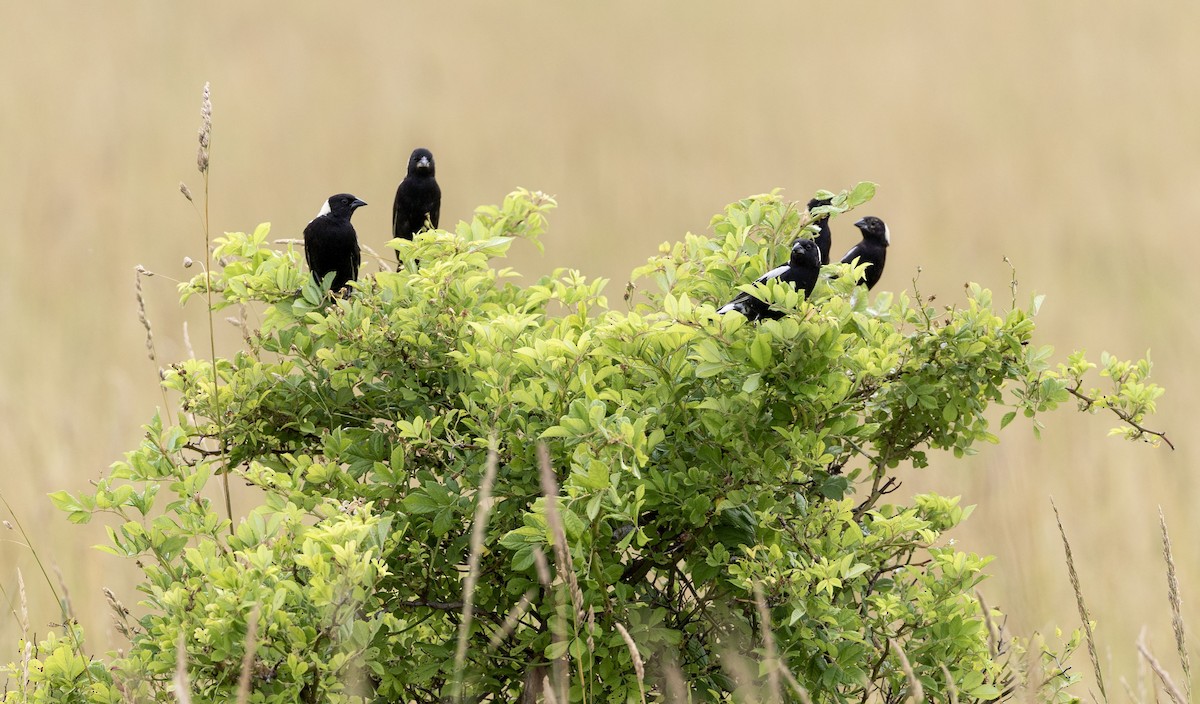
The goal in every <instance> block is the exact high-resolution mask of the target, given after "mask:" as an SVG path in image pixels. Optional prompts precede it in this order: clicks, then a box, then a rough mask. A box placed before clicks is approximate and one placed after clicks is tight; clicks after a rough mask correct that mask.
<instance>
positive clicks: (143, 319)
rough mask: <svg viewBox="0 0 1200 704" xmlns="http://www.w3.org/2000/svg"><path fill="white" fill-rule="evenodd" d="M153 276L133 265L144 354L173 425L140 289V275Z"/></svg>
mask: <svg viewBox="0 0 1200 704" xmlns="http://www.w3.org/2000/svg"><path fill="white" fill-rule="evenodd" d="M143 276H146V277H149V276H154V272H152V271H150V270H148V269H147V268H146V267H144V266H142V265H141V264H138V265H137V266H136V267H134V280H133V289H134V293H135V294H136V297H137V310H138V322H139V323H141V324H142V327H143V328H145V329H146V356H147V357H149V358H150V361H151V362H153V363H154V367H155V369H157V370H158V391H159V393H161V394H162V400H163V414H164V415H165V416H166V418H167V423H168V424H170V425H174V423H175V422H174V421H173V420H171V406H170V404H169V403H167V389H166V388H165V387H164V386H163V384H162V382H163V372H162V367H159V366H158V353H157V351H156V350H155V349H154V328H153V327H151V326H150V318H149V317H148V316H147V315H146V296H145V294H144V293H143V291H142V277H143Z"/></svg>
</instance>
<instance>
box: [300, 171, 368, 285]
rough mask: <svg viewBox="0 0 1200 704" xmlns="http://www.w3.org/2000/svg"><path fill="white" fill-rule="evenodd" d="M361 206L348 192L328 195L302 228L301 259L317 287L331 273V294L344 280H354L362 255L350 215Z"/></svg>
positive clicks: (356, 276) (362, 203)
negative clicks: (306, 263) (302, 249)
mask: <svg viewBox="0 0 1200 704" xmlns="http://www.w3.org/2000/svg"><path fill="white" fill-rule="evenodd" d="M364 205H366V203H364V202H362V201H361V200H359V199H358V198H355V197H354V196H352V195H350V194H349V193H339V194H337V195H335V196H329V200H327V201H325V205H322V206H321V212H319V213H317V217H315V218H313V219H312V221H311V222H309V223H308V226H307V227H305V228H304V258H305V259H306V260H308V268H309V269H311V270H312V275H313V278H314V279H316V280H317V285H318V286H319V285H320V284H321V281H322V280H323V279H324V278H325V275H326V274H328V273H329V272H331V271H332V272H335V273H334V275H333V284H332V285H331V286H330V290H332V291H335V292H336V291H340V290H342V287H343V286H345V285H346V282H347V281H351V280H353V279H357V278H358V265H359V264H360V263H361V262H362V252H360V251H359V249H358V235H356V234H355V232H354V226H353V225H351V224H350V216H351V215H353V214H354V210H355V209H356V208H361V207H362V206H364Z"/></svg>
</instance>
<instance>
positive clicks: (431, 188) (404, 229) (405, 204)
mask: <svg viewBox="0 0 1200 704" xmlns="http://www.w3.org/2000/svg"><path fill="white" fill-rule="evenodd" d="M441 206H442V189H441V187H439V186H438V184H437V180H436V179H434V178H433V177H432V176H410V177H408V178H405V179H404V180H403V181H401V182H400V187H399V188H397V189H396V200H395V203H394V204H393V206H392V236H393V237H401V238H403V239H406V240H411V239H412V238H413V235H415V234H417V232H419V231H420V230H421V228H422V227H425V221H426V220H427V219H428V221H429V223H430V224H431V225H432V226H433V227H435V228H436V227H437V226H438V219H439V217H440V215H441Z"/></svg>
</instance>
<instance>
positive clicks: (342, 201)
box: [317, 193, 366, 220]
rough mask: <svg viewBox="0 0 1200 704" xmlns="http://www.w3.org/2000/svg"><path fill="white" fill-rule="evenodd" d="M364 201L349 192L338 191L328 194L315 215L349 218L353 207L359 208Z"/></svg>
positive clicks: (353, 209)
mask: <svg viewBox="0 0 1200 704" xmlns="http://www.w3.org/2000/svg"><path fill="white" fill-rule="evenodd" d="M364 205H366V203H364V202H362V201H361V200H359V199H357V198H355V197H354V196H352V195H350V194H349V193H338V194H337V195H334V196H329V199H328V200H326V201H325V205H323V206H321V212H319V213H317V217H321V216H322V215H332V216H333V217H335V218H344V219H346V220H349V219H350V216H351V215H353V214H354V211H355V209H357V208H361V207H363V206H364Z"/></svg>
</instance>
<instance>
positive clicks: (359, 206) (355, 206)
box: [350, 198, 366, 209]
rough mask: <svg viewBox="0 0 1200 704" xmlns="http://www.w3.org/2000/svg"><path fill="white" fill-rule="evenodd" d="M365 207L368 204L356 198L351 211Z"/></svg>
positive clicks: (351, 205)
mask: <svg viewBox="0 0 1200 704" xmlns="http://www.w3.org/2000/svg"><path fill="white" fill-rule="evenodd" d="M364 205H366V203H365V202H363V201H361V200H359V199H357V198H355V199H354V202H352V203H351V204H350V208H351V209H356V208H361V207H363V206H364Z"/></svg>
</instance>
